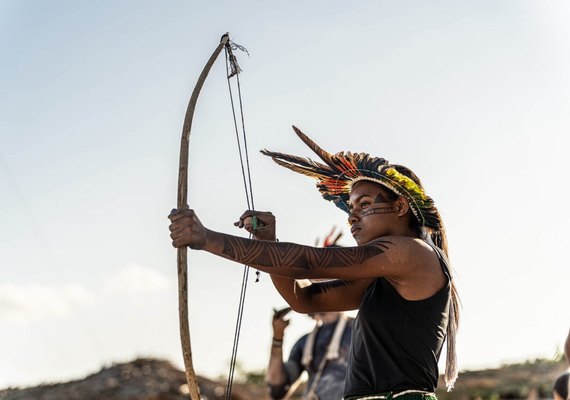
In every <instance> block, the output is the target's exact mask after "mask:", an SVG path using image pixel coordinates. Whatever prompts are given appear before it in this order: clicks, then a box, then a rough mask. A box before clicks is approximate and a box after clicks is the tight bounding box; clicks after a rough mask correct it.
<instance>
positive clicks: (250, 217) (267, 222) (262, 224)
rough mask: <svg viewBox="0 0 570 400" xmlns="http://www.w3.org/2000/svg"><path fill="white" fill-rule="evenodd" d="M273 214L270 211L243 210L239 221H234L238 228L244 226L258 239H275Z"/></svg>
mask: <svg viewBox="0 0 570 400" xmlns="http://www.w3.org/2000/svg"><path fill="white" fill-rule="evenodd" d="M254 219H255V220H256V221H255V220H254ZM275 222H276V221H275V216H274V215H273V214H272V213H271V212H270V211H253V210H247V211H245V212H244V213H243V214H242V215H241V217H239V221H237V222H234V225H235V226H237V227H238V228H244V229H245V230H246V231H248V232H249V233H251V234H253V237H254V238H256V239H258V240H270V241H273V242H274V241H275V240H276V236H275Z"/></svg>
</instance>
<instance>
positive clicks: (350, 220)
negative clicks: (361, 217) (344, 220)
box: [348, 212, 358, 225]
mask: <svg viewBox="0 0 570 400" xmlns="http://www.w3.org/2000/svg"><path fill="white" fill-rule="evenodd" d="M357 221H358V216H357V215H356V214H355V213H354V212H351V213H350V214H348V224H349V225H353V224H355V223H356V222H357Z"/></svg>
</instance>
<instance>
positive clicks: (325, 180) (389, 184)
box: [261, 126, 441, 230]
mask: <svg viewBox="0 0 570 400" xmlns="http://www.w3.org/2000/svg"><path fill="white" fill-rule="evenodd" d="M293 130H294V131H295V133H296V134H297V136H299V138H300V139H301V140H302V141H303V142H304V143H305V144H306V145H307V146H309V148H310V149H311V150H313V152H315V154H316V155H317V156H319V158H320V159H321V160H322V161H323V162H324V164H323V163H320V162H316V161H313V160H311V159H310V158H304V157H297V156H293V155H290V154H284V153H277V152H273V151H269V150H262V151H261V153H263V154H265V155H266V156H269V157H271V158H272V159H273V161H275V162H276V163H277V164H279V165H281V166H283V167H285V168H288V169H290V170H292V171H295V172H298V173H300V174H303V175H307V176H310V177H313V178H316V179H317V188H318V189H319V192H321V195H322V196H323V198H324V199H325V200H329V201H332V202H334V203H335V204H336V206H337V207H339V208H340V209H342V210H343V211H345V212H347V213H348V212H349V211H348V198H349V196H350V190H351V188H352V185H354V184H355V183H356V182H358V181H361V180H367V181H373V182H376V183H379V184H381V185H382V186H384V187H386V188H388V189H389V190H391V191H393V192H394V193H396V194H397V195H399V196H403V197H405V198H406V199H407V200H408V202H409V203H410V208H411V210H412V212H413V214H414V216H415V217H416V219H417V220H418V222H419V223H420V225H421V226H425V227H428V228H432V229H435V230H438V229H440V228H441V221H440V219H439V215H438V213H437V209H436V208H435V205H434V202H433V200H432V199H431V197H429V196H428V195H426V193H425V191H424V189H423V188H422V187H421V185H420V184H418V183H416V182H415V181H414V180H413V179H411V178H410V177H408V176H406V175H404V174H403V173H402V172H400V171H399V169H402V167H400V166H398V165H394V164H390V163H389V162H388V161H387V160H386V159H384V158H379V157H371V156H370V155H369V154H367V153H351V152H346V153H345V152H343V151H342V152H340V153H336V154H330V153H328V152H326V151H325V150H323V149H321V148H320V147H319V146H318V145H317V144H316V143H315V142H313V141H312V140H311V139H310V138H309V137H308V136H307V135H305V134H304V133H303V132H301V131H300V130H299V129H298V128H297V127H295V126H293Z"/></svg>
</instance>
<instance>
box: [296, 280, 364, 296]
mask: <svg viewBox="0 0 570 400" xmlns="http://www.w3.org/2000/svg"><path fill="white" fill-rule="evenodd" d="M354 282H356V281H354V280H350V281H345V280H341V279H334V280H330V281H326V282H313V284H311V285H309V286H308V287H307V289H306V290H307V293H308V294H309V295H311V296H313V295H317V294H323V293H326V292H328V291H329V290H331V289H335V288H339V287H343V286H350V285H352V284H353V283H354Z"/></svg>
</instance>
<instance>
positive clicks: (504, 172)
mask: <svg viewBox="0 0 570 400" xmlns="http://www.w3.org/2000/svg"><path fill="white" fill-rule="evenodd" d="M569 20H570V4H569V3H568V2H567V1H564V0H559V1H539V0H536V1H529V0H521V1H485V0H483V1H481V0H477V1H462V2H457V1H439V2H425V1H377V0H375V1H360V2H344V1H324V0H322V1H311V2H306V1H289V2H268V1H241V2H229V1H217V2H197V1H168V2H164V1H161V2H159V1H134V0H125V1H108V0H102V1H97V2H87V1H83V2H78V1H64V0H61V1H58V0H54V1H50V2H46V1H33V0H30V1H19V0H0V54H2V56H1V57H0V226H1V229H0V355H1V356H0V387H6V386H9V385H33V384H38V383H40V382H46V381H56V380H67V379H77V378H81V377H82V376H84V375H85V374H88V373H92V372H95V371H96V370H98V369H99V368H101V367H102V366H104V365H109V364H111V363H112V362H119V361H127V360H130V359H133V358H134V357H137V356H153V357H163V358H167V359H169V360H171V361H172V362H173V363H174V364H176V365H178V366H180V367H182V356H181V351H180V343H179V338H178V316H177V307H178V306H177V294H176V291H177V289H176V252H175V250H174V249H173V248H172V247H171V244H170V238H169V236H168V233H169V232H168V220H167V218H166V216H167V215H168V213H169V211H170V209H171V208H173V207H175V206H176V182H177V173H178V171H177V169H178V151H179V140H180V132H181V128H182V122H183V117H184V112H185V110H186V106H187V102H188V99H189V97H190V93H191V91H192V88H193V86H194V83H195V81H196V79H197V77H198V75H199V73H200V71H201V69H202V67H203V65H204V64H205V62H206V60H207V59H208V57H209V56H210V54H211V52H212V51H213V49H214V48H215V46H216V45H217V44H218V42H219V38H220V36H221V35H222V34H223V33H225V32H230V35H231V38H232V39H233V40H234V41H235V42H237V43H239V44H242V45H244V46H245V47H246V48H247V49H248V50H249V53H250V56H249V57H248V56H247V55H245V54H244V53H240V52H238V53H237V56H238V57H239V60H240V62H241V66H242V68H243V70H244V71H243V74H242V75H241V84H242V89H243V96H244V104H245V122H246V126H247V133H248V142H249V146H250V151H251V155H250V158H251V168H252V178H253V190H254V195H255V203H256V207H257V209H265V210H272V211H273V212H274V213H275V214H276V215H277V218H278V237H279V238H280V240H281V241H294V242H299V243H305V244H311V245H312V244H314V242H315V240H316V239H317V238H318V237H321V238H322V236H323V235H324V234H325V233H326V232H328V230H329V229H330V228H331V227H332V226H335V225H336V226H337V227H339V229H342V230H343V231H344V232H345V235H344V237H343V239H342V244H343V245H351V244H352V241H351V238H350V234H349V232H348V229H347V225H346V220H345V218H346V217H345V215H344V214H343V213H342V212H340V211H338V210H337V209H336V208H335V207H334V206H333V205H332V204H329V203H326V202H324V201H323V200H321V198H320V196H319V194H318V192H317V191H316V189H315V188H314V183H313V182H311V181H310V180H309V179H308V178H305V177H302V176H297V175H296V174H293V173H291V172H290V171H287V170H285V169H283V168H280V167H278V166H277V165H274V164H273V163H272V162H271V160H269V159H267V158H265V157H263V156H261V155H260V154H259V153H258V152H257V150H259V149H262V148H269V149H272V150H278V151H285V152H290V153H294V154H299V155H310V154H309V150H308V149H307V148H305V147H304V145H303V144H302V143H301V142H300V141H299V140H298V139H297V138H296V136H295V135H294V134H293V132H292V130H291V128H290V126H291V124H295V125H297V126H299V127H300V128H301V129H303V130H304V131H305V132H306V133H307V134H309V136H311V137H312V138H313V139H314V140H316V141H317V143H319V144H320V145H321V146H322V147H324V148H325V149H328V150H329V151H332V152H337V151H341V150H351V151H365V152H369V153H371V154H373V155H378V156H383V157H385V158H387V159H388V160H391V161H393V162H398V163H401V164H405V165H407V166H409V167H411V168H412V169H414V170H415V171H416V172H417V173H418V175H419V176H420V177H421V178H422V180H423V182H424V184H425V186H426V188H427V190H428V192H429V193H430V194H431V196H432V197H433V198H434V199H435V201H436V203H437V205H438V207H439V209H440V210H441V212H442V214H443V216H444V219H445V222H446V225H447V229H448V235H449V241H450V248H451V260H452V263H453V265H454V268H455V271H456V276H457V281H458V286H459V289H460V294H461V298H462V302H463V310H462V312H463V320H462V325H461V328H460V329H461V330H460V336H459V338H458V353H459V365H460V367H461V369H473V368H480V367H490V366H496V365H499V364H501V363H504V362H511V361H522V360H525V359H528V358H535V357H545V358H551V357H553V356H554V354H555V352H556V350H557V349H558V348H559V347H560V346H561V344H562V342H563V340H564V338H565V337H566V334H567V332H568V328H569V325H570V307H569V302H568V283H569V281H570V272H569V265H568V256H567V251H568V243H570V233H569V229H568V226H569V225H570V217H569V216H568V211H567V205H566V201H567V199H568V198H569V195H570V190H569V185H568V182H567V181H568V173H569V168H568V164H567V161H568V140H567V137H568V134H569V132H570V113H569V112H568V110H569V109H570V75H569V74H568V71H570V25H569V24H568V21H569ZM226 85H227V83H226V81H225V78H224V66H223V60H222V59H220V60H219V61H218V63H217V64H216V66H215V67H214V68H213V70H212V72H211V75H210V77H209V79H208V81H207V82H206V85H205V87H204V89H203V91H202V94H201V97H200V99H199V104H198V109H197V112H196V117H195V123H194V128H193V133H192V138H191V145H190V164H191V165H190V171H191V172H190V183H189V186H190V195H189V203H190V205H191V206H192V207H193V208H195V209H196V211H197V212H198V214H199V216H200V217H201V219H202V221H203V222H204V224H205V225H206V226H208V227H210V228H212V229H216V230H221V231H225V232H229V233H235V234H242V233H240V232H237V231H236V229H235V228H234V227H233V225H232V223H233V221H235V220H236V218H237V217H238V216H239V215H240V214H241V212H242V211H243V210H244V209H245V208H246V205H245V200H244V197H245V195H244V194H243V188H242V184H241V175H240V172H239V163H238V156H237V149H236V145H235V137H234V132H233V122H232V119H231V112H230V103H229V100H228V94H227V87H226ZM189 258H190V272H189V274H190V295H189V302H190V323H191V334H192V343H193V349H194V353H195V354H194V357H195V359H194V363H195V367H196V370H197V371H198V373H199V374H202V375H207V376H212V377H216V376H218V375H224V374H226V371H227V366H228V360H229V358H230V352H231V348H232V340H233V327H234V322H235V319H236V311H237V301H238V296H239V291H240V282H241V274H242V267H241V266H240V265H237V264H232V263H229V262H225V261H221V260H219V259H217V258H215V257H213V256H211V255H209V254H205V253H200V252H190V255H189ZM283 305H284V302H283V301H282V300H281V299H280V297H279V296H278V295H277V294H276V292H275V290H274V289H273V287H272V285H271V282H270V279H269V277H268V276H267V275H262V277H261V282H259V283H253V278H252V279H251V281H250V284H249V287H248V295H247V299H246V304H245V314H244V320H243V329H242V333H241V341H240V350H239V354H238V358H239V360H240V362H241V363H242V364H243V366H244V367H245V368H247V369H262V368H264V367H265V365H266V362H267V357H268V354H269V353H268V350H269V346H270V340H271V331H270V319H271V313H272V308H273V307H281V306H283ZM292 319H293V321H292V324H291V327H290V328H289V331H288V334H287V338H286V346H285V347H286V349H288V348H290V347H291V346H292V344H293V342H294V340H295V339H296V338H297V337H298V336H299V335H301V334H302V333H304V332H305V331H307V330H309V329H310V328H311V326H312V323H311V321H310V320H309V319H308V318H307V317H305V316H301V315H296V316H293V317H292ZM460 382H461V380H459V382H458V384H460Z"/></svg>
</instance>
